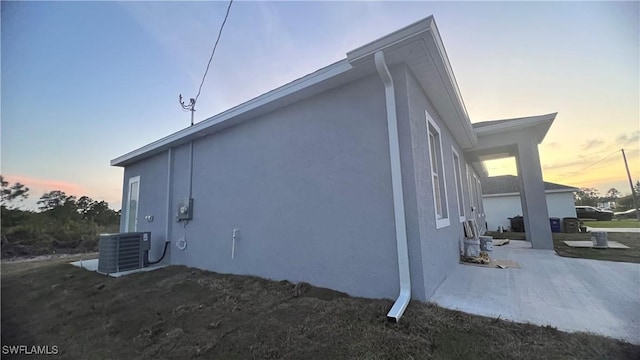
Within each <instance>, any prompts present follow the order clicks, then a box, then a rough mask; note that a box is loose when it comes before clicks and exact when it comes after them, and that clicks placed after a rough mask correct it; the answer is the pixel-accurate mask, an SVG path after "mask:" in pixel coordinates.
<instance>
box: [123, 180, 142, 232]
mask: <svg viewBox="0 0 640 360" xmlns="http://www.w3.org/2000/svg"><path fill="white" fill-rule="evenodd" d="M139 197H140V176H136V177H132V178H131V179H129V194H128V196H127V204H126V212H127V217H126V218H125V219H126V221H125V223H124V232H135V231H137V229H138V199H139Z"/></svg>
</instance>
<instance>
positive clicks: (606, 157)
mask: <svg viewBox="0 0 640 360" xmlns="http://www.w3.org/2000/svg"><path fill="white" fill-rule="evenodd" d="M618 151H620V149H618V150H616V151H614V152H612V153H611V154H609V155H607V156H605V157H603V158H602V159H600V160H598V161H596V162H594V163H592V164H591V165H589V166H587V167H585V168H583V169H581V170H578V171H574V172H572V173H571V174H577V173H579V172H583V171H585V170H587V169H589V168H590V167H593V166H595V165H597V164H599V163H601V162H603V161H605V160H607V159H608V158H610V157H612V156H613V155H615V154H617V153H618Z"/></svg>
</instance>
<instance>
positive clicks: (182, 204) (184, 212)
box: [176, 199, 193, 221]
mask: <svg viewBox="0 0 640 360" xmlns="http://www.w3.org/2000/svg"><path fill="white" fill-rule="evenodd" d="M177 210H178V216H177V217H176V220H178V221H186V220H191V219H192V218H193V199H182V200H180V201H178V209H177Z"/></svg>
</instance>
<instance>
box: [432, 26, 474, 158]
mask: <svg viewBox="0 0 640 360" xmlns="http://www.w3.org/2000/svg"><path fill="white" fill-rule="evenodd" d="M431 36H432V39H433V41H434V42H435V44H436V47H437V51H438V55H439V57H440V59H441V60H442V62H443V64H444V73H445V75H446V79H447V84H449V85H450V86H451V91H452V92H453V94H449V96H451V97H452V98H453V99H455V103H456V105H457V106H456V108H457V110H458V112H459V116H460V118H461V120H462V121H464V123H465V124H464V130H465V135H466V136H467V138H468V140H469V143H470V144H471V146H475V145H476V144H477V143H478V139H477V136H476V134H475V132H474V131H473V126H472V125H471V120H469V114H468V113H467V108H466V106H465V104H464V100H463V99H462V93H461V92H460V88H459V87H458V82H457V81H456V77H455V74H454V73H453V68H452V67H451V62H450V61H449V56H448V55H447V50H446V49H445V47H444V43H443V42H442V37H441V36H440V32H439V31H438V27H437V26H436V22H435V19H432V26H431Z"/></svg>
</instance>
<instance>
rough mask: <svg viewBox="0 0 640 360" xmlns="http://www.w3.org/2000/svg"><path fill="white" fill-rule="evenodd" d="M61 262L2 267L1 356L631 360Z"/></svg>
mask: <svg viewBox="0 0 640 360" xmlns="http://www.w3.org/2000/svg"><path fill="white" fill-rule="evenodd" d="M67 261H69V259H59V258H57V259H46V260H44V261H40V262H37V261H30V262H23V263H19V262H4V261H3V262H2V344H3V345H29V346H31V345H40V346H44V345H49V346H53V345H55V346H57V348H58V349H59V354H58V355H55V356H47V357H46V358H52V359H55V358H59V359H153V360H157V359H214V358H215V359H323V360H324V359H345V358H348V359H428V358H437V359H514V358H517V359H638V358H640V347H638V346H633V345H630V344H627V343H623V342H620V341H617V340H612V339H607V338H604V337H600V336H594V335H589V334H568V333H564V332H561V331H558V330H556V329H553V328H550V327H538V326H533V325H523V324H516V323H512V322H508V321H503V320H499V319H490V318H484V317H479V316H472V315H467V314H464V313H460V312H456V311H450V310H446V309H442V308H439V307H437V306H434V305H429V304H423V303H416V302H412V303H411V304H410V305H409V307H408V309H407V312H406V313H405V315H404V317H403V318H402V320H401V322H400V324H393V323H389V322H388V321H387V320H386V317H385V314H386V312H387V310H388V309H389V308H390V307H391V304H392V301H391V300H369V299H360V298H352V297H348V296H346V295H345V294H342V293H339V292H335V291H331V290H327V289H322V288H316V287H312V286H309V285H305V284H302V285H298V286H294V285H293V284H291V283H289V282H286V281H280V282H275V281H268V280H263V279H259V278H255V277H250V276H232V275H221V274H215V273H211V272H205V271H200V270H195V269H191V268H186V267H177V266H173V267H168V268H164V269H160V270H155V271H151V272H144V273H138V274H134V275H130V276H127V277H122V278H117V279H114V278H109V277H105V276H102V275H99V274H97V273H93V272H89V271H86V270H82V269H78V268H75V267H73V266H71V265H68V264H67V263H66V262H67ZM479 295H481V294H479ZM2 358H3V359H5V358H11V357H10V356H8V355H3V356H2ZM26 358H31V359H33V358H34V357H33V356H30V357H26Z"/></svg>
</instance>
